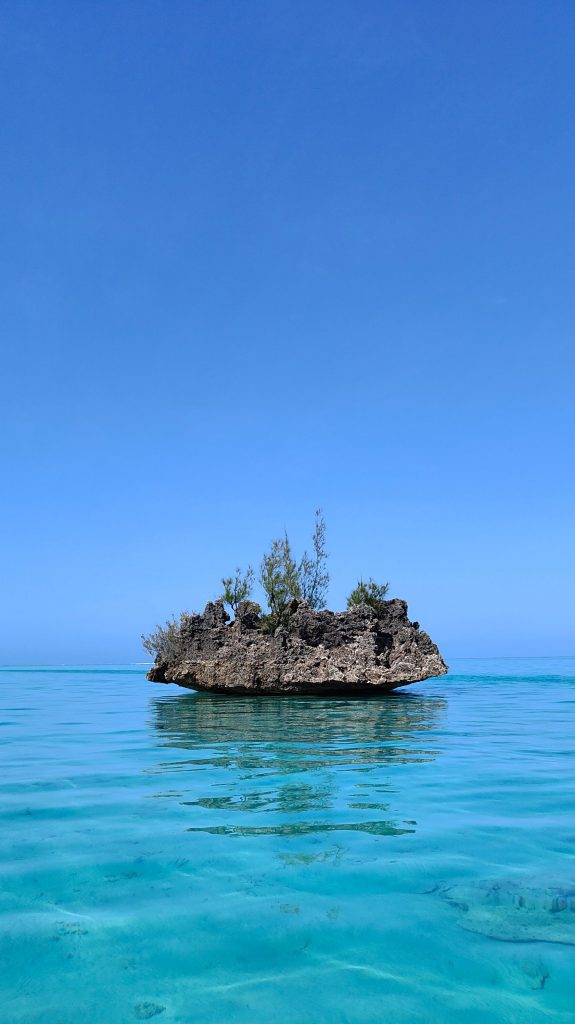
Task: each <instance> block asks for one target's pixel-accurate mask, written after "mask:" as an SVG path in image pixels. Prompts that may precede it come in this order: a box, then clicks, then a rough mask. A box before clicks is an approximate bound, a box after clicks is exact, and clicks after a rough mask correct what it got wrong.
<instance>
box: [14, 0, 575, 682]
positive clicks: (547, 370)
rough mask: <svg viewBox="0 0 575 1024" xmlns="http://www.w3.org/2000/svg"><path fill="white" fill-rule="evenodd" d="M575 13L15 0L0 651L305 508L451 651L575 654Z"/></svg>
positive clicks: (55, 641)
mask: <svg viewBox="0 0 575 1024" xmlns="http://www.w3.org/2000/svg"><path fill="white" fill-rule="evenodd" d="M574 39H575V5H574V4H573V3H572V2H567V0H565V2H560V0H546V2H544V3H542V2H541V0H537V2H531V0H471V2H469V3H461V2H460V0H442V2H441V3H436V2H434V0H433V2H432V0H397V2H396V0H362V2H358V0H354V2H352V0H329V2H327V0H322V2H316V0H265V2H264V0H243V2H238V0H170V2H169V3H166V2H165V0H158V2H150V0H137V2H134V0H129V2H128V0H115V2H113V3H108V2H104V0H102V2H88V0H77V2H70V0H66V2H57V0H49V2H46V0H32V2H31V0H13V2H10V0H6V2H4V3H3V4H2V8H1V11H0V57H1V60H0V75H1V83H0V85H1V100H0V103H1V125H0V127H1V138H2V146H1V152H2V155H1V164H0V167H1V179H2V181H1V191H0V213H1V228H2V240H3V245H2V274H1V277H0V294H1V304H2V316H1V323H2V327H1V331H2V336H3V340H2V374H1V387H2V400H1V406H0V418H1V421H2V431H1V436H0V445H1V454H2V474H1V481H2V492H3V493H2V503H1V510H0V517H1V525H2V553H1V563H2V564H1V568H2V581H3V585H2V592H1V595H0V615H1V622H2V629H1V646H2V650H1V651H0V662H2V663H4V664H15V663H20V664H31V663H75V662H125V661H134V660H141V659H142V658H143V657H145V655H144V654H143V652H142V651H141V648H140V645H139V634H140V633H141V632H142V631H147V630H148V629H149V628H151V627H152V626H153V625H154V624H155V623H156V622H157V621H158V620H162V619H165V618H166V617H167V616H168V615H169V614H170V613H172V612H178V611H180V610H181V609H182V608H188V609H190V610H191V609H194V608H201V607H203V604H204V603H205V600H206V599H208V598H210V597H214V596H217V593H218V589H219V587H218V581H219V578H220V577H221V576H222V574H223V573H225V572H227V571H228V570H229V569H230V568H233V566H234V565H235V564H236V563H237V562H240V563H243V564H245V563H247V562H252V563H253V564H257V563H258V561H259V558H260V555H261V552H262V549H263V548H264V547H266V546H267V544H268V542H269V541H270V540H271V538H272V537H273V536H274V535H276V534H277V533H278V532H280V531H281V530H282V529H283V528H284V527H287V528H288V530H289V532H290V534H291V535H292V539H293V541H294V543H295V545H296V546H298V547H299V546H301V543H302V542H304V541H305V540H306V538H307V535H308V533H309V531H310V529H311V525H312V520H313V510H314V508H315V507H316V506H318V505H321V507H322V508H323V510H324V513H325V516H326V519H327V524H328V547H329V550H330V552H331V572H332V586H331V595H330V604H331V606H332V607H335V608H338V607H343V605H344V602H345V595H346V593H347V592H348V591H349V589H350V588H351V587H352V585H353V584H354V583H355V581H356V579H357V577H358V576H359V575H363V576H369V575H373V576H374V577H376V578H377V579H384V580H385V579H388V580H389V581H390V583H391V593H392V594H393V595H394V596H401V597H404V598H406V599H407V600H408V602H409V605H410V612H411V613H412V615H413V617H414V618H417V619H418V620H419V621H420V622H421V623H422V625H423V626H425V627H426V628H428V630H429V632H430V633H431V635H432V637H433V638H434V639H435V640H436V641H437V642H438V644H439V645H440V647H441V648H442V651H443V652H444V653H445V655H446V656H447V657H448V658H449V657H454V656H466V655H469V656H473V655H490V654H492V655H506V654H507V655H520V654H531V655H539V654H541V655H544V654H573V653H575V642H574V622H575V607H574V605H575V602H574V599H573V589H574V587H573V581H574V578H575V564H574V562H575V559H574V550H575V545H574V541H573V528H574V522H575V516H574V512H575V508H574V506H575V500H574V499H575V482H574V477H575V473H574V459H573V450H574V445H573V441H574V433H575V431H574V409H573V406H574V403H573V397H574V389H575V374H574V370H575V358H574V353H573V340H574V330H573V328H574V311H575V310H574V307H575V301H574V288H573V281H574V273H575V248H574V238H575V204H574V182H575V62H574V60H573V45H574Z"/></svg>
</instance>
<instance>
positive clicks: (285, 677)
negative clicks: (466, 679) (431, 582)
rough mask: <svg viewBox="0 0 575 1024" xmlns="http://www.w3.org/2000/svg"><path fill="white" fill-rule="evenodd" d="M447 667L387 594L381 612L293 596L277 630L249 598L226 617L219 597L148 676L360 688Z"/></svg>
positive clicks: (281, 687) (300, 688)
mask: <svg viewBox="0 0 575 1024" xmlns="http://www.w3.org/2000/svg"><path fill="white" fill-rule="evenodd" d="M446 672H447V665H446V664H445V662H444V660H443V658H442V657H441V654H440V653H439V650H438V649H437V647H436V645H435V644H434V643H433V641H432V640H431V639H430V637H429V636H428V635H427V633H424V632H422V631H421V630H420V628H419V624H418V623H417V622H410V620H409V619H408V617H407V604H406V603H405V601H400V600H393V601H385V602H383V604H382V607H381V609H380V610H378V611H377V612H376V611H375V610H374V609H373V608H371V607H368V606H367V605H359V606H357V607H356V608H353V609H351V610H350V611H347V612H331V611H313V610H312V609H311V608H310V607H309V606H308V605H307V604H306V603H305V602H304V601H301V602H297V601H294V602H293V603H292V605H291V608H290V615H289V617H288V620H287V622H286V624H285V625H284V626H281V627H278V629H276V631H275V633H274V634H273V635H270V634H267V633H265V632H264V631H263V630H262V628H261V619H260V615H259V612H258V607H257V605H254V604H252V602H245V604H244V605H243V606H242V607H241V608H240V609H238V615H237V616H236V619H235V620H234V621H233V622H229V616H228V614H227V612H226V610H225V608H224V606H223V603H222V602H221V601H216V602H215V603H212V602H210V603H208V604H207V605H206V609H205V611H204V614H203V615H188V616H185V617H184V619H183V620H182V623H181V626H180V629H179V632H178V635H177V637H176V640H175V643H174V645H173V651H172V652H171V654H170V656H169V657H167V658H163V659H158V660H157V661H156V664H155V665H154V666H153V668H152V669H151V670H150V671H149V672H148V679H151V680H152V681H154V682H161V683H177V684H178V685H179V686H185V687H189V688H190V689H194V690H212V691H215V692H217V693H230V694H234V693H243V694H316V693H321V694H338V693H345V694H358V695H363V694H368V693H375V692H381V691H386V690H393V689H395V688H396V687H398V686H406V685H407V684H408V683H414V682H418V681H420V680H422V679H427V678H429V677H430V676H440V675H444V674H445V673H446Z"/></svg>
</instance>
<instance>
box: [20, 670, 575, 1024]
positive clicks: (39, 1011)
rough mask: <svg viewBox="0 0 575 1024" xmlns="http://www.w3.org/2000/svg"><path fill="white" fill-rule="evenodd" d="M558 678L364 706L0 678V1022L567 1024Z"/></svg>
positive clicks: (566, 858) (109, 673)
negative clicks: (430, 1023) (146, 1021)
mask: <svg viewBox="0 0 575 1024" xmlns="http://www.w3.org/2000/svg"><path fill="white" fill-rule="evenodd" d="M574 738H575V659H568V658H562V659H533V660H527V659H525V660H522V659H519V660H509V659H504V660H500V661H495V660H493V661H481V662H480V661H471V660H467V661H460V662H456V663H454V665H453V671H452V674H451V675H450V676H449V677H446V678H443V679H439V680H433V681H431V680H430V681H427V682H426V683H420V684H418V685H417V686H414V687H411V688H409V689H408V690H405V691H399V692H398V693H397V694H396V695H394V696H391V697H388V698H381V699H372V700H363V701H357V702H353V701H347V700H321V699H313V698H305V699H291V698H287V699H286V698H284V699H282V698H274V697H268V698H259V699H257V698H256V699H249V698H235V699H232V698H227V699H226V698H222V697H217V696H212V695H207V694H194V693H191V692H186V691H183V690H178V689H177V688H176V687H171V686H170V687H166V686H161V685H155V684H151V683H148V682H146V680H145V678H144V672H143V670H139V669H138V670H133V669H122V668H117V669H74V670H57V669H41V670H38V669H35V670H18V671H16V670H4V671H2V672H1V673H0V743H1V747H0V754H1V760H2V771H1V774H0V808H1V813H2V823H1V830H0V860H1V875H2V878H1V890H0V911H1V913H2V925H3V927H2V933H1V937H0V1020H1V1021H2V1022H3V1024H4V1022H9V1024H20V1022H26V1024H40V1022H41V1024H72V1022H73V1024H78V1020H79V1019H83V1020H86V1021H89V1022H90V1024H98V1022H102V1024H120V1022H122V1024H124V1022H130V1021H134V1020H146V1019H151V1020H154V1021H156V1020H157V1021H158V1022H160V1021H161V1022H162V1024H174V1022H180V1024H192V1022H209V1024H211V1022H216V1021H217V1022H220V1021H226V1022H241V1024H244V1022H246V1024H247V1022H248V1021H249V1022H250V1024H253V1022H254V1021H257V1022H266V1024H267V1022H272V1021H273V1022H275V1021H282V1022H293V1024H300V1022H301V1024H322V1022H325V1024H328V1022H329V1024H337V1022H342V1024H360V1022H361V1024H367V1022H372V1021H373V1022H378V1024H381V1022H386V1024H404V1022H410V1024H413V1022H428V1021H429V1022H439V1021H440V1022H441V1024H450V1022H455V1021H457V1022H463V1021H464V1022H465V1024H489V1022H493V1024H495V1022H502V1021H505V1022H521V1024H539V1022H543V1021H545V1022H548V1021H557V1022H560V1021H564V1022H567V1021H569V1022H574V1021H575V945H572V944H571V943H572V942H573V943H575V856H574V854H575V813H574V801H575V745H574Z"/></svg>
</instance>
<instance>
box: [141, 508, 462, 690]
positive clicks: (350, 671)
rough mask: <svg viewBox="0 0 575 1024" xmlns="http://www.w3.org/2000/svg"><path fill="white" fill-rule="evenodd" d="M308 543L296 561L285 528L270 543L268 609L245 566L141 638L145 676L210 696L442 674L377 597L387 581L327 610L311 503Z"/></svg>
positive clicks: (366, 685) (424, 641)
mask: <svg viewBox="0 0 575 1024" xmlns="http://www.w3.org/2000/svg"><path fill="white" fill-rule="evenodd" d="M312 545H313V548H312V553H311V554H308V552H307V551H304V553H303V555H302V557H301V558H300V559H299V560H297V559H295V558H294V555H293V552H292V547H291V544H290V541H289V538H288V536H287V533H284V535H283V536H282V537H278V538H277V539H276V540H274V541H273V542H272V544H271V547H270V549H269V551H268V552H267V553H266V554H265V555H264V557H263V559H262V563H261V566H260V572H259V583H260V586H261V590H262V592H263V594H264V596H265V599H266V603H267V607H268V611H267V612H262V609H261V607H260V605H259V604H256V602H255V601H252V600H250V599H249V598H250V596H251V592H252V588H253V586H254V580H255V574H254V571H253V569H251V568H248V569H247V571H246V572H245V573H242V571H241V570H240V569H239V568H238V569H236V571H235V575H233V576H230V577H226V578H224V579H222V585H223V594H222V596H221V598H219V599H218V600H217V601H210V602H208V604H207V605H206V608H205V610H204V613H203V615H200V614H199V613H194V614H189V613H187V612H184V613H183V614H182V615H181V616H180V619H179V621H176V620H172V621H170V622H167V623H166V625H165V627H164V626H158V627H157V628H156V630H155V631H154V632H153V633H151V634H150V635H149V636H147V637H146V636H143V637H142V640H143V643H144V647H145V649H146V650H147V651H148V653H149V654H152V655H153V656H154V657H155V663H154V666H153V668H151V669H150V671H149V672H148V679H150V680H152V681H153V682H156V683H177V684H178V686H185V687H188V688H189V689H193V690H211V691H213V692H215V693H229V694H253V695H257V694H346V695H349V696H365V695H367V694H373V693H385V692H386V691H389V690H395V689H396V688H397V687H398V686H407V685H408V684H409V683H416V682H420V681H421V680H422V679H428V678H430V677H431V676H440V675H444V674H445V673H446V672H447V665H446V664H445V662H444V660H443V658H442V657H441V654H440V653H439V650H438V649H437V647H436V646H435V644H434V643H433V641H432V640H431V639H430V637H429V636H428V635H427V633H423V632H422V631H421V630H420V628H419V623H417V622H410V620H409V619H408V617H407V604H406V603H405V601H400V600H397V599H395V600H391V601H388V600H386V599H385V598H386V594H387V591H388V589H389V584H387V583H380V584H378V583H376V582H375V581H374V580H373V579H371V578H370V579H369V580H368V581H367V582H364V581H363V580H362V579H360V580H359V581H358V583H357V585H356V586H355V588H354V589H353V590H352V591H351V593H350V594H349V596H348V598H347V611H344V612H332V611H328V610H327V609H326V607H325V605H326V595H327V589H328V584H329V573H328V572H327V569H326V560H327V554H326V551H325V522H324V520H323V517H322V515H321V510H319V509H318V511H317V512H316V521H315V529H314V532H313V536H312ZM226 607H228V608H230V610H231V611H232V612H233V615H234V619H233V621H231V616H230V615H229V614H228V612H227V610H226Z"/></svg>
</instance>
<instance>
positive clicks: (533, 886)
mask: <svg viewBox="0 0 575 1024" xmlns="http://www.w3.org/2000/svg"><path fill="white" fill-rule="evenodd" d="M433 891H434V892H437V894H438V895H439V896H441V897H442V898H443V899H445V900H446V901H447V902H448V903H449V904H450V905H451V906H452V907H454V908H455V909H456V910H459V911H460V912H461V917H460V918H459V921H458V924H459V925H460V927H461V928H465V930H466V931H469V932H478V933H479V934H480V935H486V936H487V937H488V938H490V939H499V940H500V941H502V942H558V943H561V944H564V945H569V946H575V885H570V884H566V885H560V884H556V885H553V884H551V885H546V884H544V883H543V884H538V883H537V881H530V882H526V883H520V882H515V881H481V882H476V883H468V884H466V885H445V886H444V885H438V886H437V887H436V888H435V889H434V890H433ZM543 984H544V982H543V983H542V984H541V985H540V986H539V987H540V988H543Z"/></svg>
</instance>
